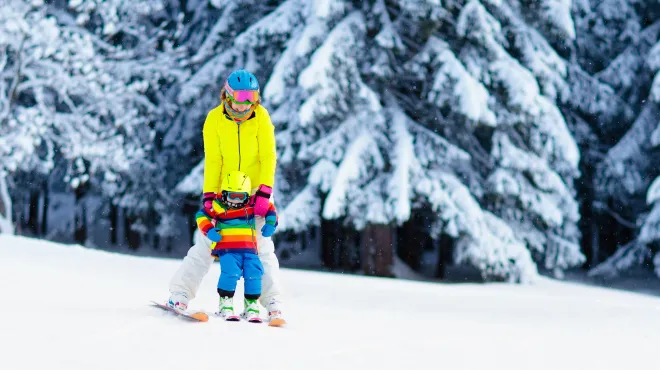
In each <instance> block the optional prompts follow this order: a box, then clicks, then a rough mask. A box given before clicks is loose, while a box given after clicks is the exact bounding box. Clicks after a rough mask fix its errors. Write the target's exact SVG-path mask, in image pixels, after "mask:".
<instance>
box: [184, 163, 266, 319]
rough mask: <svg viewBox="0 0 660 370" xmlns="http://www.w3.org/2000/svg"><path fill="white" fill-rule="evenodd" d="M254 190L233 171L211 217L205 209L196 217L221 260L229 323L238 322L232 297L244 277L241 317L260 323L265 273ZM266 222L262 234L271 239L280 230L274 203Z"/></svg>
mask: <svg viewBox="0 0 660 370" xmlns="http://www.w3.org/2000/svg"><path fill="white" fill-rule="evenodd" d="M251 189H252V188H251V184H250V178H249V177H248V176H247V175H246V174H244V173H243V172H240V171H232V172H230V173H228V174H227V177H226V178H225V179H224V180H223V182H222V186H221V193H220V194H219V198H216V199H215V200H214V201H213V207H211V209H210V214H209V213H207V211H206V210H205V209H204V208H202V209H201V210H200V211H199V212H197V215H196V218H197V226H198V227H199V230H200V231H201V232H202V234H204V236H206V237H207V238H209V239H210V240H211V241H213V242H214V243H212V244H211V249H212V252H211V254H213V255H214V256H217V257H219V259H220V279H219V280H218V294H219V295H220V312H219V314H220V316H221V317H223V318H224V319H225V320H228V321H238V320H239V317H238V316H236V315H235V313H234V305H233V297H234V292H235V291H236V283H237V282H238V279H239V278H240V277H241V276H243V280H244V286H245V299H244V302H245V310H244V311H243V313H242V314H241V316H242V317H243V318H244V319H246V320H248V321H250V322H261V318H260V317H259V306H258V303H257V300H258V299H259V296H260V295H261V276H262V275H263V273H264V269H263V266H262V264H261V261H260V260H259V256H258V249H257V239H256V230H255V228H256V227H255V220H254V207H253V204H252V203H253V202H251V201H250V191H251ZM265 218H266V224H265V225H264V226H263V227H262V228H261V230H260V231H261V233H262V234H263V236H265V237H269V236H271V235H273V233H274V232H275V228H276V227H277V213H276V210H275V206H274V205H273V204H272V203H270V205H269V207H268V211H267V213H266V217H265Z"/></svg>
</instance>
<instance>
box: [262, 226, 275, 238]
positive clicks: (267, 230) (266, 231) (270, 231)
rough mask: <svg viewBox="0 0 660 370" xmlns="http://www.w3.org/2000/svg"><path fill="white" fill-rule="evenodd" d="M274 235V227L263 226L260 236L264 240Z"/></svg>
mask: <svg viewBox="0 0 660 370" xmlns="http://www.w3.org/2000/svg"><path fill="white" fill-rule="evenodd" d="M274 233H275V225H271V224H265V225H264V227H262V228H261V235H263V236H264V237H266V238H268V237H270V236H272V235H273V234H274Z"/></svg>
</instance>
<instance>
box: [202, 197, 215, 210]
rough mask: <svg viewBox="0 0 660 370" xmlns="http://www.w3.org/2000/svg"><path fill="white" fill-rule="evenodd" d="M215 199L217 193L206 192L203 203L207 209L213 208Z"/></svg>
mask: <svg viewBox="0 0 660 370" xmlns="http://www.w3.org/2000/svg"><path fill="white" fill-rule="evenodd" d="M214 199H215V193H204V196H203V197H202V205H203V206H204V209H206V210H207V211H209V210H211V208H213V200H214Z"/></svg>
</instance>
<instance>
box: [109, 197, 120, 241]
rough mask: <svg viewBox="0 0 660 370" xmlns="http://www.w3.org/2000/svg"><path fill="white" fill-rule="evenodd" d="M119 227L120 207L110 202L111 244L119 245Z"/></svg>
mask: <svg viewBox="0 0 660 370" xmlns="http://www.w3.org/2000/svg"><path fill="white" fill-rule="evenodd" d="M118 226H119V207H117V205H116V204H115V203H114V202H112V201H110V243H112V244H113V245H117V239H118V238H117V227H118Z"/></svg>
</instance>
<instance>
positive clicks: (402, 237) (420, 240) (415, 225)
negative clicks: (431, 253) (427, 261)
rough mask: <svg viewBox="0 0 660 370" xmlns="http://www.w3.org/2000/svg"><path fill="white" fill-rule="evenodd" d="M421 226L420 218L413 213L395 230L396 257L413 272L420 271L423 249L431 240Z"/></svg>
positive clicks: (416, 213)
mask: <svg viewBox="0 0 660 370" xmlns="http://www.w3.org/2000/svg"><path fill="white" fill-rule="evenodd" d="M422 226H423V220H422V217H421V215H420V214H419V213H418V212H415V213H413V214H412V215H411V217H410V220H408V221H406V222H405V223H404V224H403V225H402V226H401V227H400V228H399V229H398V230H397V255H398V256H399V258H401V260H402V261H403V262H405V263H406V264H407V265H408V266H410V268H412V269H413V270H415V271H419V270H420V269H421V267H422V256H423V255H424V247H425V246H426V245H427V243H429V242H430V239H431V238H430V237H429V235H428V233H427V232H426V231H425V230H423V227H422Z"/></svg>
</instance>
